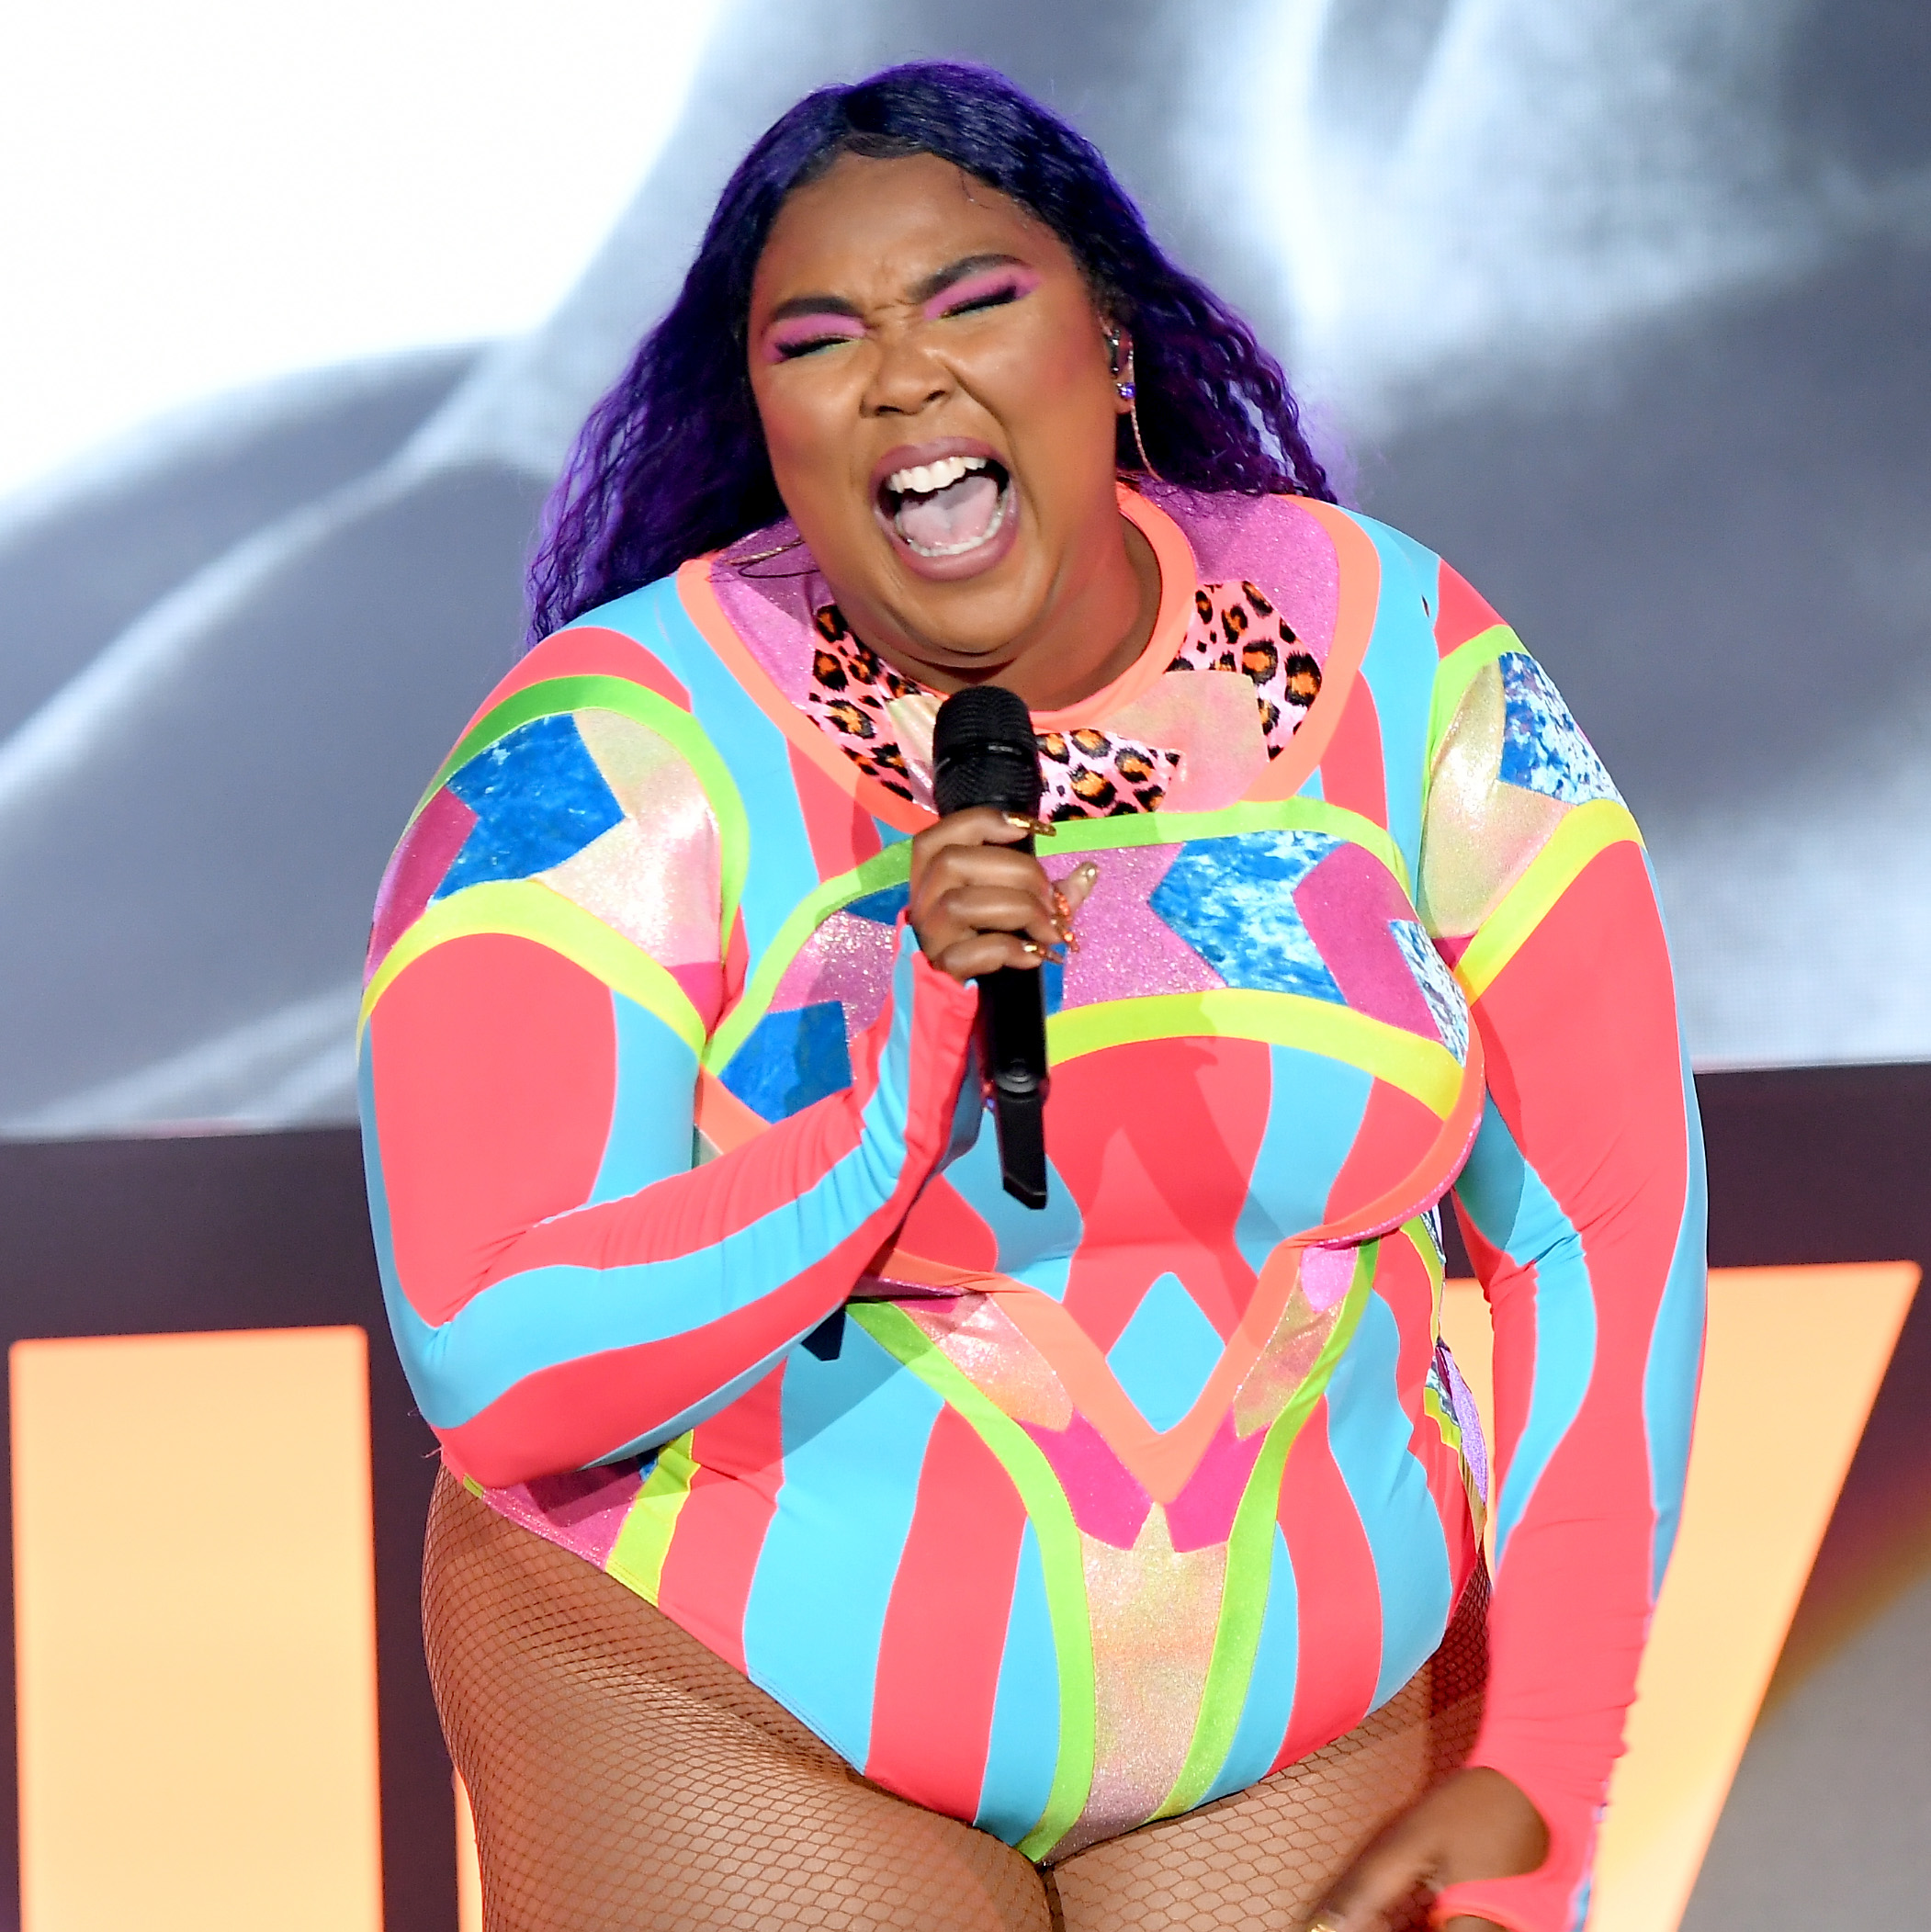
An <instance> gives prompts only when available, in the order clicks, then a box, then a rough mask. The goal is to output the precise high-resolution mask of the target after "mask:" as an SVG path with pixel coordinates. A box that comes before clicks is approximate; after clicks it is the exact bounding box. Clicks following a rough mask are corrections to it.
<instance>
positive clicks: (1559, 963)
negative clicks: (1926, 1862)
mask: <svg viewBox="0 0 1931 1932" xmlns="http://www.w3.org/2000/svg"><path fill="white" fill-rule="evenodd" d="M1442 576H1443V580H1444V583H1445V585H1447V586H1449V588H1448V589H1447V590H1446V591H1445V601H1446V600H1447V599H1449V598H1452V599H1453V600H1454V601H1456V602H1457V603H1459V604H1460V606H1461V608H1462V611H1463V612H1464V613H1465V612H1466V610H1467V608H1468V606H1469V604H1471V603H1474V602H1477V601H1478V600H1475V599H1474V593H1472V592H1470V591H1468V589H1467V587H1466V586H1465V585H1462V584H1461V583H1460V582H1459V580H1452V578H1451V573H1450V572H1448V571H1443V572H1442ZM1489 615H1490V616H1492V614H1489ZM1436 716H1437V719H1438V723H1439V724H1440V730H1439V732H1438V735H1437V737H1436V740H1435V743H1434V746H1433V748H1432V759H1431V785H1430V793H1429V798H1428V812H1427V818H1426V821H1425V832H1424V843H1423V857H1422V898H1423V910H1424V917H1425V918H1426V919H1427V920H1428V924H1429V926H1430V929H1431V931H1432V932H1434V934H1435V936H1436V939H1437V943H1438V945H1439V946H1440V948H1441V950H1442V951H1443V953H1444V954H1445V955H1447V956H1448V957H1449V958H1450V960H1451V963H1452V964H1453V965H1454V966H1455V969H1456V973H1457V977H1458V978H1459V980H1460V981H1461V984H1462V989H1463V991H1464V993H1465V995H1466V996H1467V998H1468V999H1469V1001H1470V1004H1471V1007H1472V1010H1473V1013H1474V1022H1475V1024H1476V1025H1477V1027H1479V1029H1480V1031H1481V1034H1482V1040H1483V1045H1484V1047H1485V1054H1486V1062H1487V1069H1488V1095H1487V1104H1486V1110H1485V1115H1484V1119H1483V1123H1482V1125H1481V1128H1480V1131H1479V1133H1478V1135H1477V1138H1476V1142H1475V1146H1474V1152H1473V1154H1472V1156H1471V1158H1470V1159H1469V1162H1468V1165H1467V1167H1466V1169H1465V1170H1464V1172H1463V1174H1462V1178H1461V1181H1460V1182H1459V1183H1458V1185H1457V1189H1456V1197H1457V1202H1458V1205H1459V1210H1460V1215H1461V1219H1462V1227H1463V1230H1464V1232H1465V1234H1466V1237H1467V1241H1468V1247H1469V1251H1470V1254H1471V1256H1472V1258H1473V1259H1474V1263H1475V1266H1476V1270H1477V1271H1478V1273H1479V1274H1480V1276H1481V1278H1482V1282H1483V1285H1484V1287H1485V1291H1486V1293H1487V1296H1488V1300H1489V1305H1490V1308H1491V1312H1492V1315H1493V1318H1494V1326H1495V1390H1496V1439H1497V1440H1496V1444H1495V1445H1494V1448H1495V1455H1494V1466H1495V1468H1496V1472H1497V1481H1496V1493H1495V1495H1494V1497H1492V1498H1491V1508H1493V1510H1494V1512H1495V1520H1496V1577H1495V1597H1494V1602H1493V1607H1492V1610H1491V1612H1490V1654H1491V1666H1490V1678H1489V1685H1488V1696H1487V1704H1486V1711H1485V1719H1484V1723H1483V1727H1482V1731H1481V1734H1480V1737H1479V1738H1478V1740H1477V1743H1476V1746H1475V1748H1474V1754H1473V1757H1472V1758H1471V1762H1472V1763H1474V1764H1477V1765H1486V1766H1490V1767H1492V1768H1495V1769H1496V1770H1498V1771H1500V1772H1502V1773H1504V1774H1505V1775H1506V1776H1507V1777H1508V1778H1510V1779H1513V1780H1514V1782H1515V1783H1516V1784H1517V1785H1519V1787H1520V1788H1521V1790H1522V1791H1524V1792H1526V1793H1527V1795H1528V1796H1529V1797H1530V1800H1531V1801H1532V1802H1534V1803H1535V1805H1536V1806H1537V1808H1538V1810H1539V1811H1540V1812H1541V1814H1542V1816H1543V1819H1544V1821H1545V1822H1546V1824H1547V1825H1548V1826H1549V1831H1550V1850H1549V1854H1548V1857H1547V1859H1545V1861H1544V1863H1543V1865H1542V1866H1541V1869H1540V1870H1537V1871H1535V1872H1532V1873H1530V1874H1527V1875H1524V1876H1522V1877H1520V1878H1516V1879H1509V1880H1502V1881H1487V1882H1484V1883H1479V1884H1465V1885H1458V1886H1454V1887H1451V1888H1450V1889H1449V1890H1448V1891H1446V1892H1443V1893H1442V1895H1441V1897H1440V1900H1439V1901H1438V1904H1437V1906H1436V1912H1437V1916H1438V1922H1439V1921H1440V1920H1442V1919H1446V1918H1448V1917H1450V1916H1452V1915H1455V1914H1457V1913H1469V1914H1474V1915H1482V1916H1485V1917H1488V1918H1490V1919H1493V1920H1494V1921H1496V1923H1497V1924H1498V1925H1501V1926H1507V1927H1509V1928H1510V1932H1570V1928H1571V1927H1574V1926H1579V1925H1580V1924H1581V1922H1582V1919H1583V1917H1584V1915H1586V1913H1587V1904H1588V1872H1589V1867H1590V1862H1591V1859H1592V1858H1593V1853H1594V1844H1595V1835H1596V1827H1597V1824H1598V1819H1599V1817H1600V1813H1601V1807H1602V1804H1603V1801H1604V1797H1605V1793H1606V1791H1607V1788H1608V1783H1609V1772H1610V1769H1611V1767H1612V1765H1613V1763H1614V1760H1615V1758H1616V1757H1617V1756H1618V1754H1619V1753H1620V1749H1621V1740H1622V1726H1623V1718H1624V1713H1625V1712H1626V1710H1627V1708H1628V1705H1629V1702H1630V1700H1631V1697H1632V1694H1633V1691H1634V1687H1635V1678H1636V1670H1637V1665H1638V1663H1639V1661H1640V1659H1641V1655H1642V1651H1643V1643H1644V1640H1645V1638H1646V1636H1647V1633H1648V1628H1649V1621H1650V1617H1651V1613H1652V1611H1653V1610H1654V1605H1655V1600H1656V1594H1657V1591H1658V1589H1659V1587H1661V1584H1662V1580H1663V1573H1664V1568H1665V1565H1666V1563H1667V1562H1668V1559H1669V1553H1670V1547H1671V1543H1672V1542H1673V1540H1674V1537H1675V1534H1676V1530H1677V1520H1678V1516H1679V1513H1680V1507H1681V1500H1682V1493H1683V1483H1684V1476H1685V1471H1686V1468H1687V1464H1688V1446H1689V1429H1690V1420H1691V1416H1692V1412H1693V1409H1694V1406H1695V1399H1696V1388H1697V1382H1698V1377H1699V1374H1700V1366H1701V1353H1702V1334H1703V1291H1704V1200H1703V1174H1702V1146H1701V1136H1700V1129H1699V1126H1698V1122H1697V1115H1696V1101H1695V1093H1694V1089H1693V1087H1692V1086H1691V1083H1690V1080H1689V1077H1688V1066H1687V1063H1686V1060H1685V1057H1684V1055H1683V1052H1682V1047H1681V1042H1680V1036H1679V1033H1678V1028H1677V1014H1676V1003H1675V995H1674V991H1673V988H1672V983H1671V976H1670V966H1669V957H1668V952H1667V948H1666V943H1665V938H1664V932H1663V926H1662V921H1661V918H1660V915H1659V913H1658V910H1657V906H1656V900H1655V895H1654V887H1653V881H1652V877H1651V874H1650V870H1649V865H1648V861H1647V857H1646V855H1645V853H1644V851H1643V843H1642V840H1641V836H1640V834H1639V833H1638V831H1637V829H1636V826H1635V823H1634V821H1633V819H1632V818H1631V817H1630V814H1629V812H1628V811H1627V809H1626V808H1625V807H1624V806H1623V804H1622V801H1621V799H1620V797H1618V795H1617V793H1616V790H1615V787H1614V785H1612V784H1611V782H1610V780H1609V774H1607V773H1606V772H1605V771H1604V769H1603V767H1602V765H1601V763H1600V761H1599V760H1598V758H1597V756H1596V754H1595V752H1594V751H1593V750H1592V749H1591V748H1590V746H1589V744H1588V742H1587V740H1586V739H1585V738H1584V737H1583V735H1582V733H1581V732H1580V730H1579V729H1577V728H1576V726H1575V722H1574V720H1573V719H1572V718H1571V717H1570V715H1569V713H1568V711H1567V709H1566V708H1565V707H1564V705H1563V702H1562V699H1561V698H1560V697H1559V696H1558V695H1557V694H1556V692H1555V690H1554V687H1553V685H1552V684H1550V682H1549V680H1548V678H1547V677H1546V675H1545V674H1544V673H1543V672H1542V671H1541V668H1540V667H1539V666H1538V665H1537V664H1536V663H1535V662H1534V661H1533V660H1532V659H1531V658H1530V657H1529V656H1528V655H1527V654H1526V653H1524V652H1523V651H1522V650H1521V648H1520V646H1519V643H1518V642H1517V641H1516V639H1515V638H1514V637H1513V635H1512V634H1511V633H1510V632H1508V630H1506V629H1505V628H1503V627H1501V626H1500V625H1499V624H1498V623H1496V624H1491V625H1490V626H1488V627H1486V628H1484V629H1481V630H1479V631H1478V632H1477V634H1476V635H1474V637H1472V638H1469V639H1468V640H1467V641H1466V642H1464V643H1462V644H1461V645H1460V647H1459V648H1458V649H1456V650H1454V651H1453V652H1452V653H1451V654H1450V655H1448V656H1447V657H1445V658H1444V660H1443V662H1442V665H1441V670H1440V679H1439V683H1438V697H1437V706H1436Z"/></svg>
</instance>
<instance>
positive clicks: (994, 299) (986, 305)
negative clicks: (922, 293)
mask: <svg viewBox="0 0 1931 1932" xmlns="http://www.w3.org/2000/svg"><path fill="white" fill-rule="evenodd" d="M1019 296H1020V291H1019V288H1018V286H1017V285H1016V284H1015V283H1012V282H1008V283H1007V284H1006V285H1005V287H1004V288H988V290H987V291H986V292H985V294H984V295H969V296H967V297H966V298H965V300H964V301H962V302H954V303H952V304H950V305H949V306H948V307H947V308H946V309H945V310H944V311H943V313H944V314H946V315H977V313H978V312H979V311H980V310H981V309H1003V308H1004V307H1005V306H1006V304H1007V303H1008V302H1015V301H1017V300H1018V299H1019Z"/></svg>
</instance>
